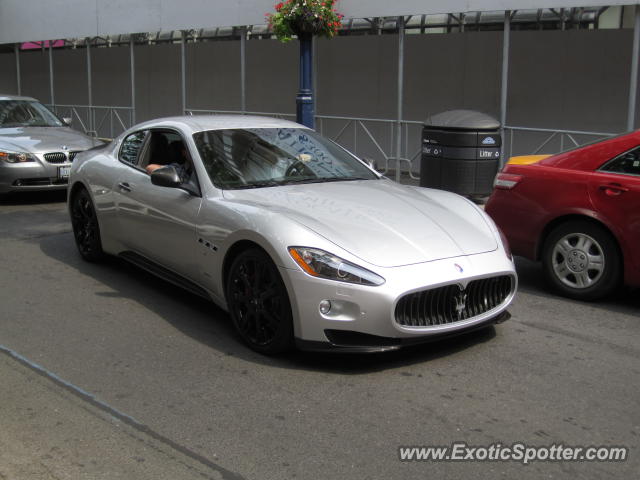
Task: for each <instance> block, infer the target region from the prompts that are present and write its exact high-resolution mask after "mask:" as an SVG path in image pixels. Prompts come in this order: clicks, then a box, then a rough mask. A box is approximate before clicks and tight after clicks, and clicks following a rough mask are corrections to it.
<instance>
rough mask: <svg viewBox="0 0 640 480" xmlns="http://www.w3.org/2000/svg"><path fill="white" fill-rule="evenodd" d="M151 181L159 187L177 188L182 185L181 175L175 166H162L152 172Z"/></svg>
mask: <svg viewBox="0 0 640 480" xmlns="http://www.w3.org/2000/svg"><path fill="white" fill-rule="evenodd" d="M151 183H153V184H154V185H158V186H159V187H169V188H177V187H180V186H181V184H182V182H181V181H180V175H178V172H177V171H176V168H175V167H171V166H168V167H160V168H157V169H156V170H154V171H153V172H152V173H151Z"/></svg>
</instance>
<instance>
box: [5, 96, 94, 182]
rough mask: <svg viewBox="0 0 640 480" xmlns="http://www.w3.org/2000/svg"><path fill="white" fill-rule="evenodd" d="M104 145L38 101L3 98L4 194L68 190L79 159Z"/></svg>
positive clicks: (15, 97)
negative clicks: (73, 166) (82, 154)
mask: <svg viewBox="0 0 640 480" xmlns="http://www.w3.org/2000/svg"><path fill="white" fill-rule="evenodd" d="M101 143H102V142H101V141H99V140H97V139H93V138H90V137H88V136H87V135H84V134H82V133H80V132H77V131H75V130H73V129H71V128H70V127H69V126H68V125H67V124H66V123H65V122H64V121H63V120H60V119H59V118H58V117H57V116H56V115H55V114H54V113H53V112H51V111H50V110H49V109H48V108H47V107H45V106H44V105H42V104H41V103H40V102H38V101H37V100H36V99H34V98H29V97H18V96H12V95H0V194H5V193H10V192H16V191H29V190H56V189H65V188H66V187H67V182H68V179H69V171H70V169H71V162H72V161H73V159H74V158H75V156H76V155H77V154H78V153H79V152H82V151H84V150H87V149H89V148H91V147H94V146H96V145H99V144H101Z"/></svg>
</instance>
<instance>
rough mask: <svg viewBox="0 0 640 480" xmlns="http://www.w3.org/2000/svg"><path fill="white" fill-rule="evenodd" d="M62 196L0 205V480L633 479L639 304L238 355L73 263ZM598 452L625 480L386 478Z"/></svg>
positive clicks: (173, 296) (622, 299)
mask: <svg viewBox="0 0 640 480" xmlns="http://www.w3.org/2000/svg"><path fill="white" fill-rule="evenodd" d="M63 200H64V195H62V194H46V195H42V194H41V195H28V196H20V197H10V198H9V199H3V200H0V272H1V273H0V306H1V307H0V479H94V478H95V479H111V478H124V479H145V478H159V479H163V478H167V479H169V478H171V479H191V478H215V479H218V478H227V479H256V480H258V479H260V480H263V479H264V480H266V479H294V478H295V479H324V478H327V479H329V478H331V479H333V478H347V479H352V478H353V479H427V478H461V479H462V478H474V479H485V478H486V479H489V478H491V479H495V478H510V479H511V478H516V477H517V478H519V479H522V480H525V479H540V478H567V479H569V478H570V479H573V478H581V479H605V478H619V479H631V478H637V475H638V472H639V471H640V458H639V449H638V444H639V441H638V439H639V438H640V409H639V408H638V398H639V397H640V395H639V393H640V387H639V385H640V382H639V380H640V378H639V377H640V342H638V340H639V339H640V295H638V293H639V292H638V291H637V290H636V291H630V290H626V289H624V290H621V291H620V292H619V293H618V294H617V295H616V296H615V297H614V298H611V299H609V300H607V301H604V302H599V303H592V304H584V303H577V302H574V301H571V300H567V299H563V298H559V297H556V296H554V295H552V294H550V293H549V292H548V290H547V288H546V286H545V285H544V282H543V279H542V274H541V270H540V268H539V266H538V265H536V264H533V263H531V262H527V261H525V260H522V259H518V262H517V265H518V272H519V275H520V290H519V293H518V296H517V298H516V300H515V302H514V304H513V306H512V308H511V313H512V314H513V318H512V319H511V320H509V321H508V322H506V323H504V324H501V325H498V326H496V327H495V328H490V329H485V330H483V331H479V332H475V333H471V334H469V335H465V336H462V337H458V338H456V339H451V340H447V341H445V342H440V343H437V344H430V345H426V346H421V347H419V348H412V349H409V350H404V351H400V352H393V353H390V354H384V355H328V354H311V353H303V352H294V353H291V354H288V355H285V356H282V357H278V358H268V357H263V356H261V355H258V354H256V353H253V352H252V351H250V350H248V349H247V348H245V347H244V346H243V345H242V344H241V343H240V342H239V340H238V338H237V337H236V335H235V333H234V332H233V329H232V328H231V326H230V322H229V319H228V316H227V315H226V314H225V313H224V312H222V311H220V310H219V309H218V308H217V307H215V306H214V305H213V304H211V303H209V302H207V301H205V300H203V299H200V298H199V297H195V296H193V295H191V294H189V293H187V292H183V291H180V290H178V289H176V288H175V287H173V286H172V285H170V284H167V283H165V282H163V281H161V280H159V279H156V278H155V277H153V276H151V275H149V274H147V273H145V272H143V271H140V270H138V269H136V268H135V267H132V266H130V265H128V264H126V263H124V262H122V261H119V260H117V259H115V258H114V259H110V260H109V261H107V262H104V263H102V264H88V263H85V262H83V261H82V260H81V259H80V257H79V255H78V254H77V252H76V249H75V245H74V243H73V236H72V234H71V233H70V225H69V221H68V216H67V213H66V210H65V208H66V207H65V204H64V202H63ZM462 441H464V442H466V443H467V444H469V445H473V446H489V445H491V444H497V443H499V444H501V445H511V444H513V443H514V442H523V443H524V444H527V445H531V446H550V445H553V444H558V443H561V444H563V445H567V446H573V445H575V446H590V445H615V446H625V447H628V448H629V449H630V450H629V458H628V459H627V460H626V461H624V462H567V461H564V462H542V461H534V462H532V463H531V464H529V465H523V464H522V463H520V462H515V461H510V462H498V461H485V462H481V461H458V462H444V461H426V462H401V461H400V460H399V453H398V448H399V447H400V446H447V445H451V444H452V443H453V442H462Z"/></svg>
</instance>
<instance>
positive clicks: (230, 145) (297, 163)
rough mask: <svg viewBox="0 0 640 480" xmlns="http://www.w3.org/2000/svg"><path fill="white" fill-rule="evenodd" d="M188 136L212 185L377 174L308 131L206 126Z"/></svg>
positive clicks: (227, 186) (281, 182) (225, 186)
mask: <svg viewBox="0 0 640 480" xmlns="http://www.w3.org/2000/svg"><path fill="white" fill-rule="evenodd" d="M193 137H194V140H195V142H196V145H197V147H198V151H199V153H200V156H201V157H202V161H203V163H204V166H205V168H206V170H207V173H208V174H209V177H210V178H211V181H212V182H213V183H214V185H215V186H216V187H218V188H223V189H237V188H258V187H270V186H276V185H287V184H294V183H318V182H330V181H347V180H375V179H377V178H378V177H377V176H376V175H375V174H374V173H373V172H371V171H370V170H369V169H368V168H367V167H365V166H364V165H363V164H362V163H361V162H360V161H358V160H357V159H356V158H354V157H353V156H352V155H351V154H349V153H348V152H347V151H345V150H344V149H342V148H341V147H339V146H338V145H336V144H334V143H332V142H330V141H328V140H326V139H324V138H323V137H321V136H320V135H318V134H317V133H315V132H313V131H312V130H305V129H298V128H250V129H229V130H211V131H206V132H199V133H196V134H194V136H193Z"/></svg>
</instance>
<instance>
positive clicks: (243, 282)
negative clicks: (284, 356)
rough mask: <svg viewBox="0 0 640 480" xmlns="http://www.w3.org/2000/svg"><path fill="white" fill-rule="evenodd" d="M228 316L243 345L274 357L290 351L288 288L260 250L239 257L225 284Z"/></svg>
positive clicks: (241, 254)
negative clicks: (243, 342)
mask: <svg viewBox="0 0 640 480" xmlns="http://www.w3.org/2000/svg"><path fill="white" fill-rule="evenodd" d="M226 297H227V306H228V309H229V314H230V315H231V319H232V321H233V324H234V327H235V328H236V331H237V332H238V334H239V335H240V336H241V337H242V339H243V340H244V341H245V343H246V344H247V345H248V346H249V347H250V348H251V349H253V350H255V351H256V352H259V353H262V354H266V355H274V354H278V353H282V352H285V351H287V350H290V349H291V348H292V347H293V318H292V314H291V303H290V301H289V295H288V294H287V288H286V287H285V285H284V282H283V281H282V277H281V276H280V272H278V268H277V267H276V265H275V264H274V263H273V261H272V260H271V258H270V257H269V255H267V253H265V252H264V251H263V250H261V249H259V248H250V249H247V250H245V251H243V252H242V253H240V254H239V255H238V256H237V257H236V258H235V259H234V260H233V263H232V264H231V268H230V269H229V274H228V276H227V283H226Z"/></svg>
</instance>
